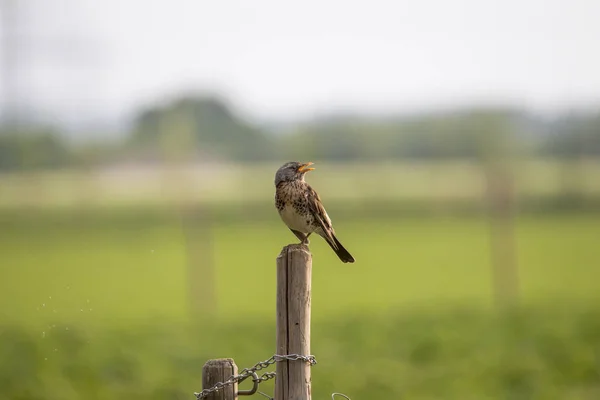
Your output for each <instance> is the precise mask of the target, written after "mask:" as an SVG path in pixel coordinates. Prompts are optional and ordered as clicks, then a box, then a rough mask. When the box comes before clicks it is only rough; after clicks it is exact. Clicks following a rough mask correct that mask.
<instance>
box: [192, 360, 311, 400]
mask: <svg viewBox="0 0 600 400" xmlns="http://www.w3.org/2000/svg"><path fill="white" fill-rule="evenodd" d="M279 361H304V362H307V363H308V364H310V366H313V365H315V364H316V363H317V360H316V359H315V356H312V355H309V356H303V355H300V354H288V355H278V354H275V355H273V356H272V357H271V358H269V359H268V360H265V361H261V362H258V363H256V364H255V365H254V366H253V367H250V368H244V369H243V370H242V371H241V372H240V373H239V374H238V375H232V376H231V377H230V378H229V379H227V380H226V381H225V382H218V383H216V384H215V385H214V386H212V387H210V388H208V389H204V390H202V391H201V392H199V393H198V392H196V393H194V395H195V396H196V399H198V400H200V399H204V398H206V397H208V396H209V395H211V394H212V393H214V392H218V391H219V390H221V389H223V388H224V387H225V386H229V385H233V384H234V383H238V382H241V381H243V380H245V379H246V378H248V377H250V376H252V374H254V373H256V372H257V371H260V370H262V369H265V368H268V367H269V366H270V365H273V364H275V363H276V362H279ZM275 375H276V374H275V372H265V373H263V374H262V375H261V376H260V377H259V378H258V379H255V380H254V381H255V382H258V383H260V382H265V381H268V380H269V379H273V378H275Z"/></svg>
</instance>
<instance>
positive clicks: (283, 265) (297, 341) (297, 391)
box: [275, 244, 312, 400]
mask: <svg viewBox="0 0 600 400" xmlns="http://www.w3.org/2000/svg"><path fill="white" fill-rule="evenodd" d="M311 276H312V255H311V254H310V250H309V249H308V247H307V246H304V245H300V244H290V245H288V246H285V247H284V248H283V250H281V253H280V254H279V256H278V257H277V354H279V355H286V354H300V355H305V356H307V355H309V354H310V292H311ZM276 373H277V375H276V377H275V399H276V400H310V399H311V376H310V365H309V364H308V363H306V362H303V361H287V360H286V361H278V362H277V366H276Z"/></svg>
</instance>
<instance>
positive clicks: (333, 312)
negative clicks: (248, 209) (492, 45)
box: [0, 206, 600, 400]
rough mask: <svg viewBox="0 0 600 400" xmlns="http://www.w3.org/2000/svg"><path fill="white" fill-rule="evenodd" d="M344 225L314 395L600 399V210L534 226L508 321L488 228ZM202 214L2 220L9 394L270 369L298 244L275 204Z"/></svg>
mask: <svg viewBox="0 0 600 400" xmlns="http://www.w3.org/2000/svg"><path fill="white" fill-rule="evenodd" d="M265 207H266V206H265ZM269 209H270V207H269ZM271 211H272V210H271ZM207 212H208V214H207ZM331 214H332V216H333V218H334V220H335V221H336V230H337V231H338V234H339V237H340V239H341V240H342V242H343V243H344V244H345V245H346V246H347V247H348V248H349V249H350V250H351V251H352V252H353V254H354V255H355V257H356V258H357V263H356V264H354V265H352V266H348V265H343V264H341V263H340V262H339V260H337V258H336V257H335V255H334V254H333V253H332V252H331V251H330V249H329V248H328V247H327V245H326V244H325V243H323V241H322V240H319V238H315V239H314V240H313V241H312V243H311V250H312V252H313V257H314V270H313V293H312V296H313V297H312V299H313V302H312V308H313V310H312V313H313V326H312V332H313V334H312V350H313V353H314V354H315V355H316V357H317V359H318V364H317V365H316V366H315V367H314V368H313V393H314V398H329V397H330V395H331V393H332V392H334V391H336V392H342V393H345V394H347V395H349V396H351V398H353V399H361V398H362V399H365V398H367V399H379V398H395V399H400V398H411V399H432V398H444V399H482V398H494V399H497V398H507V399H521V398H522V399H529V398H536V399H555V398H560V399H597V398H598V396H600V307H599V306H598V305H599V304H600V283H599V282H600V275H599V272H598V271H599V270H598V268H597V266H598V265H599V262H600V249H599V248H598V246H597V245H596V243H597V238H598V237H600V215H598V214H593V213H578V214H573V213H564V214H560V215H558V214H538V215H520V216H519V217H518V219H517V220H516V227H515V233H516V238H517V242H518V259H519V263H520V275H519V285H520V299H519V300H520V304H521V305H520V307H518V308H513V309H500V308H495V307H494V306H493V305H492V298H491V272H490V267H489V263H490V260H489V244H488V233H489V232H488V222H487V220H486V219H485V218H484V217H482V216H474V215H472V216H470V217H456V216H444V217H443V216H437V217H431V216H430V217H425V216H421V217H418V218H417V217H410V216H407V215H403V214H396V215H395V216H392V217H390V216H389V215H379V214H378V213H374V214H372V215H369V214H368V213H362V214H361V213H357V212H356V209H354V210H347V211H341V214H342V215H340V212H337V211H336V209H335V207H334V208H333V209H331ZM189 215H190V214H179V213H175V212H173V211H172V210H169V209H147V210H142V209H139V208H138V209H130V210H121V211H116V210H105V211H103V212H99V211H93V210H88V211H79V212H74V211H73V210H64V211H62V212H57V211H44V212H43V211H31V210H27V211H22V212H19V211H16V210H11V211H3V212H1V213H0V225H1V226H2V227H3V229H2V230H0V254H2V262H1V263H0V304H1V305H2V306H1V307H0V399H23V400H25V399H61V400H63V399H64V400H70V399H80V398H95V399H121V398H122V399H125V398H127V399H137V398H139V399H142V398H144V399H146V398H151V399H154V398H155V399H159V398H160V399H163V398H177V399H185V398H193V397H192V396H193V395H192V392H193V391H197V390H199V389H200V384H201V379H200V376H201V369H202V365H203V364H204V362H205V361H206V360H207V359H210V358H218V357H233V358H234V359H235V360H236V362H237V364H238V365H239V366H240V367H241V368H243V367H248V366H251V365H253V364H254V363H256V362H258V361H262V360H264V359H266V358H268V357H270V356H271V355H272V354H273V353H274V351H275V350H274V348H275V327H274V318H275V313H274V312H275V309H274V308H275V276H274V275H275V274H274V263H275V256H276V255H277V253H278V252H279V251H280V249H281V246H283V245H285V244H287V243H289V242H293V241H294V240H295V239H294V238H293V235H292V234H291V233H289V232H287V231H286V229H285V228H284V226H283V225H282V224H281V222H280V221H278V220H277V218H278V217H277V216H276V214H275V213H274V212H271V213H270V214H267V213H266V209H265V212H264V213H263V212H257V213H256V215H255V216H254V217H253V218H249V219H247V220H245V219H243V218H225V217H224V218H220V217H219V215H221V214H217V213H210V210H208V211H207V210H204V215H205V216H206V215H209V216H210V215H212V218H209V219H206V217H204V218H197V219H196V218H191V217H190V216H189ZM191 215H193V214H191ZM238 215H239V214H238ZM353 215H354V217H352V216H353ZM391 215H394V214H391ZM336 218H338V219H336ZM186 224H192V225H193V226H194V227H195V229H194V230H190V229H187V228H186ZM196 234H199V236H194V235H196ZM189 235H191V236H189ZM188 236H189V237H188ZM194 249H196V250H198V251H200V254H199V255H200V257H199V259H198V258H191V257H190V252H189V251H190V250H194ZM249 260H250V261H249ZM190 268H191V270H193V271H196V272H198V273H199V275H195V276H196V277H197V279H198V280H196V281H192V282H191V281H190V275H189V273H190V271H191V270H190ZM209 271H212V272H213V273H214V275H213V276H214V281H213V280H211V281H208V282H207V281H203V277H206V276H209V274H208V272H209ZM190 283H192V285H191V286H190ZM207 285H213V286H214V289H215V292H214V293H215V295H216V298H215V299H213V300H214V301H213V302H212V303H211V308H208V309H203V310H198V309H195V308H194V307H193V305H192V301H191V300H192V299H191V298H190V296H192V298H193V296H200V298H202V296H204V295H205V289H206V287H207ZM190 287H191V290H190ZM203 289H204V290H203ZM207 300H210V299H207ZM272 389H273V388H272V383H268V384H265V385H264V387H263V390H264V391H265V392H267V393H271V394H272V393H273V390H272Z"/></svg>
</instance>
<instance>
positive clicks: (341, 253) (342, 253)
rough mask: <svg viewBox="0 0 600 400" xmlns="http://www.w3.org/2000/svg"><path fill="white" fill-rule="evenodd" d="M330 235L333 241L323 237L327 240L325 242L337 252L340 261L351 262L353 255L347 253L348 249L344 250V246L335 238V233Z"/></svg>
mask: <svg viewBox="0 0 600 400" xmlns="http://www.w3.org/2000/svg"><path fill="white" fill-rule="evenodd" d="M331 237H332V238H333V243H331V242H330V241H329V240H327V238H325V241H326V242H327V244H329V246H331V248H332V249H333V251H335V254H337V256H338V257H339V258H340V260H342V262H344V263H353V262H354V257H352V255H351V254H350V253H348V250H346V249H345V248H344V246H342V244H341V243H340V241H339V240H337V238H336V237H335V235H331Z"/></svg>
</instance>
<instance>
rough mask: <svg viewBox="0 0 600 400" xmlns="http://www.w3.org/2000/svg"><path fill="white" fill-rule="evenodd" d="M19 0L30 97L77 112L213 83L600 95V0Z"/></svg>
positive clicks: (360, 103) (573, 100) (233, 95)
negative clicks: (22, 4)
mask: <svg viewBox="0 0 600 400" xmlns="http://www.w3.org/2000/svg"><path fill="white" fill-rule="evenodd" d="M19 1H22V2H29V3H30V5H29V6H28V8H29V11H28V12H27V18H26V20H27V21H26V22H21V25H20V27H21V28H22V29H24V30H25V31H27V30H30V31H33V32H30V33H27V35H29V36H31V37H33V39H27V40H26V41H28V42H27V43H29V44H28V45H27V47H29V49H24V50H20V54H21V55H22V56H21V60H22V64H23V65H22V68H21V69H20V72H19V76H18V79H19V82H20V84H21V87H22V90H21V93H22V96H24V97H26V98H27V99H29V100H31V101H34V102H35V104H37V105H38V107H41V108H43V109H45V110H47V111H48V112H50V113H52V114H54V115H57V116H60V118H61V119H66V120H69V121H71V120H74V119H75V120H77V119H78V118H86V116H88V115H91V116H95V117H100V118H103V117H107V118H114V117H115V116H124V115H127V114H128V113H130V112H131V111H132V110H135V109H136V108H138V107H139V106H140V105H141V104H146V103H150V102H154V101H160V100H165V99H168V98H169V97H170V96H173V95H175V94H177V93H180V92H181V91H188V92H191V91H194V90H196V89H203V88H204V89H210V90H214V91H218V92H222V93H223V94H225V95H226V96H227V97H228V98H229V99H230V100H231V102H232V103H233V104H234V105H236V106H237V107H238V108H239V109H241V110H242V111H243V112H244V113H245V114H247V115H249V116H251V117H252V118H255V119H282V118H303V117H307V116H310V115H312V114H313V113H322V112H326V111H344V110H349V109H354V110H363V111H366V112H394V111H399V112H403V113H406V112H411V111H421V110H426V109H431V108H437V107H454V106H459V105H465V104H481V103H503V104H514V105H519V106H524V107H527V108H529V109H532V110H541V111H546V110H554V109H564V108H569V107H579V106H590V105H600V51H599V50H598V49H599V48H600V23H599V21H600V1H598V0H570V1H568V0H563V1H553V0H498V1H491V0H454V1H450V0H413V1H392V0H388V1H382V0H370V1H352V0H303V1H301V2H300V1H297V2H289V1H282V0H251V1H250V0H237V1H236V0H213V1H210V2H209V1H202V0H169V1H158V0H60V1H59V0H19ZM36 32H37V33H36ZM32 43H34V45H32Z"/></svg>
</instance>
